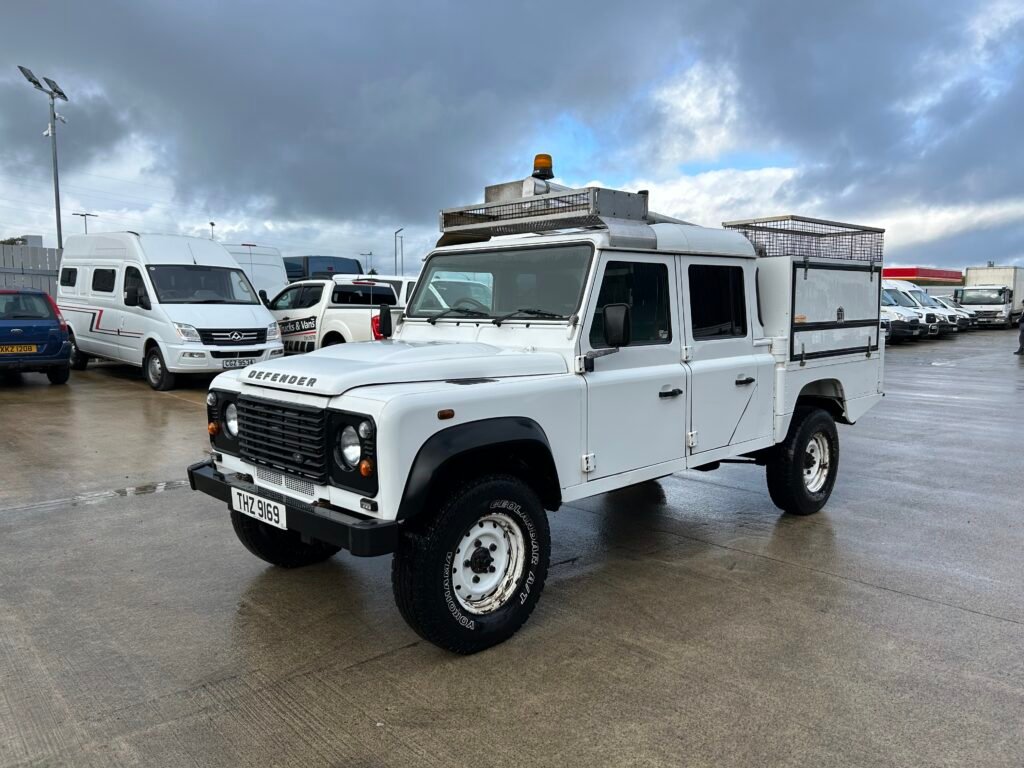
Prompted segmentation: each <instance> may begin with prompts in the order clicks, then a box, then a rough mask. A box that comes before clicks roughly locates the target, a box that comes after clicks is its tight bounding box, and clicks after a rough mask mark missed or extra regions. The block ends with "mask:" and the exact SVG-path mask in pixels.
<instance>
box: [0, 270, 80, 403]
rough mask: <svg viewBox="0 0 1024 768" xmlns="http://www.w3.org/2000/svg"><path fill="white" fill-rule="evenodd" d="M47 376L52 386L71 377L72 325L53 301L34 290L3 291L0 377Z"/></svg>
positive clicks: (0, 325)
mask: <svg viewBox="0 0 1024 768" xmlns="http://www.w3.org/2000/svg"><path fill="white" fill-rule="evenodd" d="M13 371H24V372H27V373H45V374H46V377H47V378H48V379H49V380H50V383H51V384H64V383H65V382H67V380H68V376H70V374H71V343H70V341H68V326H67V323H65V322H64V317H63V315H61V313H60V310H59V309H57V305H56V304H54V303H53V299H51V298H50V296H49V295H48V294H46V293H43V292H42V291H37V290H34V289H32V288H14V289H9V288H8V289H0V374H4V373H8V372H13Z"/></svg>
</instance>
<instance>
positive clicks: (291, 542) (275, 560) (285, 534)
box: [231, 510, 341, 568]
mask: <svg viewBox="0 0 1024 768" xmlns="http://www.w3.org/2000/svg"><path fill="white" fill-rule="evenodd" d="M231 526H232V527H233V528H234V529H235V535H236V536H237V537H238V540H239V541H240V542H242V545H243V546H244V547H245V548H246V549H248V550H249V551H250V552H252V553H253V554H254V555H256V557H258V558H260V559H261V560H266V561H267V562H268V563H271V564H272V565H277V566H280V567H281V568H301V567H302V566H304V565H312V564H313V563H319V562H322V561H323V560H327V559H329V558H331V557H334V556H335V555H336V554H338V551H339V550H340V549H341V547H335V546H334V545H332V544H325V543H323V542H322V541H311V542H306V541H303V540H302V536H301V535H300V534H299V533H298V532H297V531H282V530H281V529H280V528H274V527H272V526H269V525H267V524H266V523H261V522H260V521H259V520H255V519H253V518H251V517H249V516H248V515H243V514H242V513H241V512H236V511H235V510H231Z"/></svg>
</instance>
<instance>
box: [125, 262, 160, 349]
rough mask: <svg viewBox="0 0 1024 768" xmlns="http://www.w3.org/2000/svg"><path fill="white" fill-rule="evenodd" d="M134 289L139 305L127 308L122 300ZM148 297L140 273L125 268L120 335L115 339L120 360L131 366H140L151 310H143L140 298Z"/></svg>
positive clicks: (136, 270)
mask: <svg viewBox="0 0 1024 768" xmlns="http://www.w3.org/2000/svg"><path fill="white" fill-rule="evenodd" d="M132 288H134V289H136V290H137V291H138V294H139V299H140V303H139V305H138V306H135V307H129V306H128V305H126V304H125V303H124V298H125V296H126V295H127V294H128V291H129V290H130V289H132ZM143 296H145V297H147V298H148V297H149V296H150V293H149V290H148V289H147V288H146V281H145V280H143V278H142V273H141V272H139V270H138V269H137V268H136V267H131V266H129V267H125V269H124V285H123V286H122V288H121V333H120V335H119V336H118V337H117V338H118V344H119V345H120V350H121V351H120V358H121V359H122V360H124V361H125V362H128V363H132V364H133V365H141V364H142V345H143V344H144V343H145V334H146V330H147V326H148V324H149V323H148V320H149V317H150V315H151V314H152V309H145V308H144V307H143V306H142V304H144V303H146V302H145V301H143V300H142V297H143Z"/></svg>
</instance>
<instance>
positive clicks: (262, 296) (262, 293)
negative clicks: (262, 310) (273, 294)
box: [260, 288, 270, 307]
mask: <svg viewBox="0 0 1024 768" xmlns="http://www.w3.org/2000/svg"><path fill="white" fill-rule="evenodd" d="M260 301H262V302H263V306H265V307H269V306H270V297H268V296H267V292H266V291H265V290H263V289H262V288H260Z"/></svg>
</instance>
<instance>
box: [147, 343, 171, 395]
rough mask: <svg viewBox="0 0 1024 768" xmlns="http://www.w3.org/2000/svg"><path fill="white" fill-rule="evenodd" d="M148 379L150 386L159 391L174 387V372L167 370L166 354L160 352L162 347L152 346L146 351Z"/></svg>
mask: <svg viewBox="0 0 1024 768" xmlns="http://www.w3.org/2000/svg"><path fill="white" fill-rule="evenodd" d="M145 367H146V381H148V382H149V386H151V387H152V388H153V389H155V390H157V391H158V392H166V391H167V390H168V389H174V374H173V373H171V372H170V371H168V370H167V366H166V365H165V364H164V356H163V355H162V354H160V348H159V347H156V346H153V347H150V349H149V352H147V353H146V362H145Z"/></svg>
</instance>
